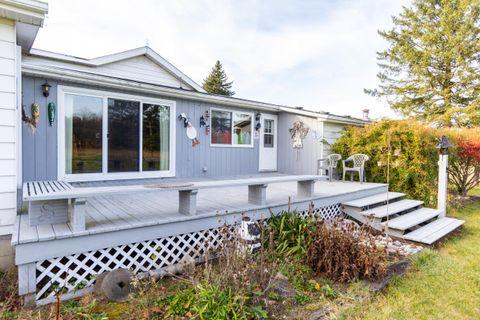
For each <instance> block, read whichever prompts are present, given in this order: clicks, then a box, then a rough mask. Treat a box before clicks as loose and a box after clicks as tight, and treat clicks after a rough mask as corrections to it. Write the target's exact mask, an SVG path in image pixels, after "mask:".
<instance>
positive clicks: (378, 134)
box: [331, 120, 444, 206]
mask: <svg viewBox="0 0 480 320" xmlns="http://www.w3.org/2000/svg"><path fill="white" fill-rule="evenodd" d="M387 132H390V145H391V158H390V190H392V191H397V192H404V193H406V194H407V195H408V197H409V198H412V199H418V200H423V201H424V202H425V204H426V205H427V206H435V205H436V201H437V199H436V195H437V175H438V166H437V161H438V152H437V149H436V146H437V144H438V139H439V138H440V137H441V135H442V134H444V132H443V131H442V130H436V129H433V128H430V127H426V126H424V125H422V124H420V123H417V122H414V121H407V120H401V121H394V120H389V121H380V122H376V123H374V124H371V125H368V126H366V127H364V128H358V127H348V128H346V129H345V130H344V132H343V134H342V136H341V137H340V139H338V140H337V141H336V142H335V143H334V144H333V145H332V146H331V147H332V150H333V152H335V153H339V154H341V155H342V157H343V159H346V158H347V157H348V156H350V155H352V154H355V153H365V154H367V155H368V156H369V157H370V160H369V161H368V162H367V164H366V171H367V179H368V181H369V182H380V183H386V182H387V181H386V179H387V165H386V164H387ZM340 171H341V168H340Z"/></svg>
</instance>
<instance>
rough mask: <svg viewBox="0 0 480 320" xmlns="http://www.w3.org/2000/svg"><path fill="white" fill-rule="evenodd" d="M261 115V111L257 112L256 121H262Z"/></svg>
mask: <svg viewBox="0 0 480 320" xmlns="http://www.w3.org/2000/svg"><path fill="white" fill-rule="evenodd" d="M261 116H262V114H261V113H260V112H257V114H256V115H255V121H260V117H261Z"/></svg>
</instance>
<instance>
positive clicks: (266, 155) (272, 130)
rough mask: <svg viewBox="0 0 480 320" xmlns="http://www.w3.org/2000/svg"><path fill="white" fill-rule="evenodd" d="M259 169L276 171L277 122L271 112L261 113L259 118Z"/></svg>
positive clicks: (276, 118)
mask: <svg viewBox="0 0 480 320" xmlns="http://www.w3.org/2000/svg"><path fill="white" fill-rule="evenodd" d="M260 121H261V124H262V126H261V128H260V144H259V148H260V151H259V152H260V154H259V161H260V162H259V165H258V169H259V171H277V123H278V117H277V116H276V115H273V114H262V117H261V119H260Z"/></svg>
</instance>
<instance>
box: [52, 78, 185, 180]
mask: <svg viewBox="0 0 480 320" xmlns="http://www.w3.org/2000/svg"><path fill="white" fill-rule="evenodd" d="M65 94H74V95H75V94H76V95H86V96H91V97H99V98H102V99H103V115H102V121H103V125H102V170H103V172H102V173H82V174H66V173H65V108H64V97H65ZM57 95H58V97H57V99H58V105H59V106H61V107H60V108H58V128H57V130H58V132H57V143H58V154H57V161H58V162H57V163H58V167H57V177H58V179H62V180H65V181H70V182H73V181H95V180H125V179H142V178H162V177H174V176H175V160H176V149H175V145H176V143H175V138H176V121H175V120H176V102H175V101H171V100H163V99H155V98H150V97H143V96H136V95H127V94H121V93H114V92H109V91H100V90H92V89H84V88H77V87H68V86H58V88H57ZM108 98H113V99H125V100H134V101H139V102H140V105H143V103H151V104H159V105H166V106H168V107H170V158H169V165H170V169H169V170H165V171H142V162H141V161H140V163H139V171H138V172H114V173H109V172H107V168H108V166H107V164H108V163H107V161H108V154H107V152H108V139H107V136H106V134H107V129H108V128H107V122H108V118H107V112H108V110H107V99H108ZM141 117H142V114H141V113H140V118H141ZM141 122H142V121H140V123H141ZM141 130H142V127H141V126H140V127H139V131H140V137H141V136H142V132H141ZM141 142H142V138H140V141H139V157H140V159H141V157H142V145H141Z"/></svg>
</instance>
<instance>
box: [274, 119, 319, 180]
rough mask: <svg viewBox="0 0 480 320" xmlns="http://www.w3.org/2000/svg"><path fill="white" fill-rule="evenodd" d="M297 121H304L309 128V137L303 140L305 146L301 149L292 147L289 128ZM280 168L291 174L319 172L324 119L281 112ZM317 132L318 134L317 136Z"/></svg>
mask: <svg viewBox="0 0 480 320" xmlns="http://www.w3.org/2000/svg"><path fill="white" fill-rule="evenodd" d="M295 121H302V122H304V123H305V125H306V126H307V127H308V128H309V132H308V135H307V137H306V138H305V139H304V140H303V148H302V149H300V151H299V154H300V155H299V159H298V160H297V150H296V149H293V147H292V143H293V142H292V139H291V136H290V133H289V129H290V128H291V127H292V126H293V123H294V122H295ZM278 128H279V131H278V141H279V143H278V169H279V171H280V172H284V173H290V174H317V159H319V158H321V154H322V143H321V137H322V121H319V120H317V119H316V118H310V117H304V116H298V115H294V114H290V113H281V114H280V116H279V118H278ZM315 133H316V136H315Z"/></svg>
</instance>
